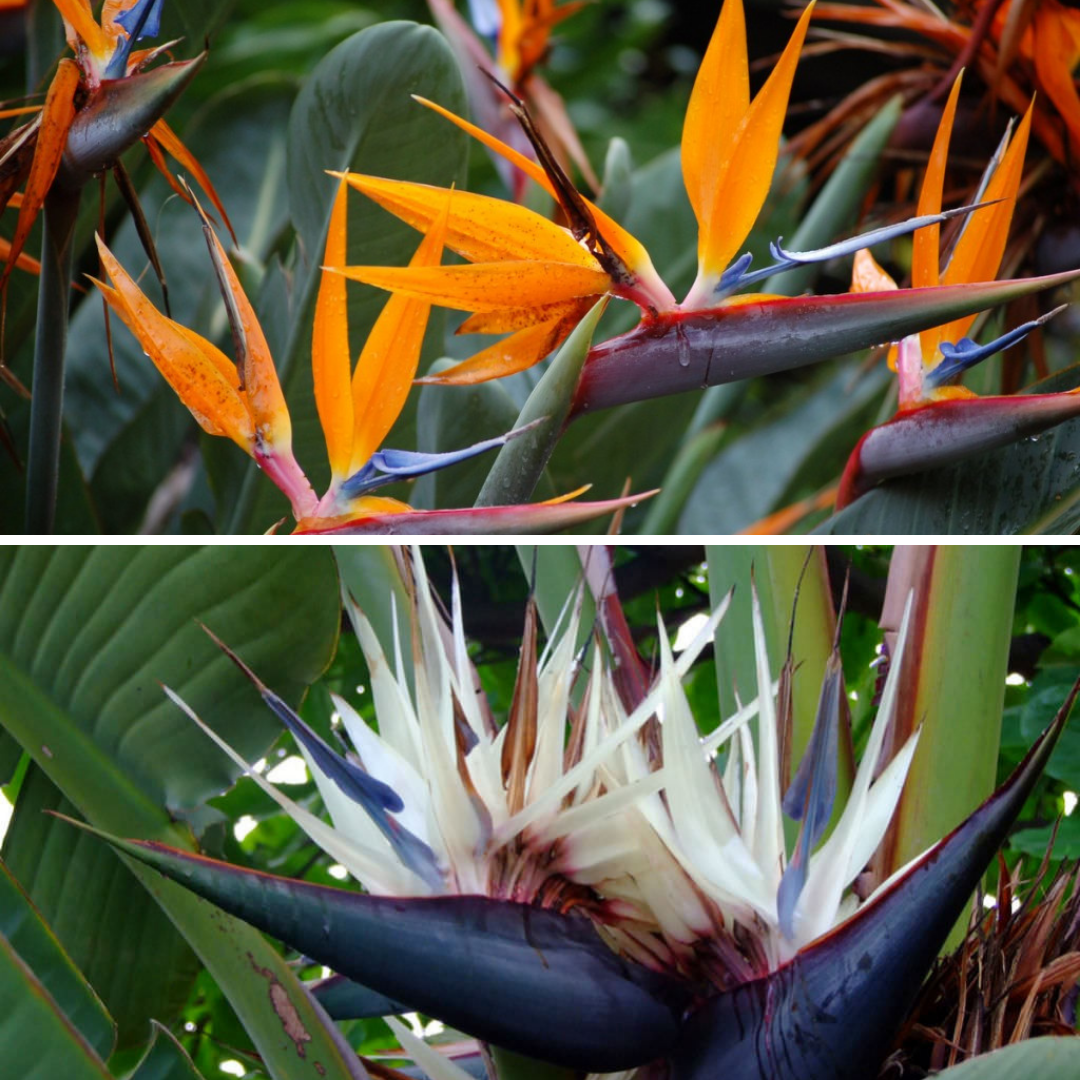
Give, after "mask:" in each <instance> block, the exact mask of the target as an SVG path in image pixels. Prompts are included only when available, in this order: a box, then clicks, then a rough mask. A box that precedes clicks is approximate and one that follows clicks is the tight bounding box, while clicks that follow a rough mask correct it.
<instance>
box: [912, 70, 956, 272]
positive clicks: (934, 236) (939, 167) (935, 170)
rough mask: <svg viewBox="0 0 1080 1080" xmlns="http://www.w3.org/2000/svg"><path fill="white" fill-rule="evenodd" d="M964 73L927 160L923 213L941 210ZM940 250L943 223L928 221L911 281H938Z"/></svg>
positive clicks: (918, 240) (919, 212)
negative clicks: (946, 169) (929, 222)
mask: <svg viewBox="0 0 1080 1080" xmlns="http://www.w3.org/2000/svg"><path fill="white" fill-rule="evenodd" d="M963 77H964V73H963V72H962V71H961V72H960V74H959V75H957V76H956V80H955V81H954V82H953V85H952V90H951V91H950V93H949V100H948V101H947V102H946V103H945V108H944V109H943V110H942V113H941V121H940V123H939V124H938V129H937V134H936V135H935V136H934V146H933V148H932V149H931V151H930V158H929V160H928V161H927V163H926V175H925V176H924V177H923V182H922V187H921V188H920V189H919V202H918V206H917V207H916V209H915V214H916V216H919V217H922V216H923V215H924V214H938V213H940V212H941V196H942V191H943V190H944V187H945V166H946V163H947V162H948V158H949V141H950V139H951V138H952V129H953V120H954V118H955V116H956V103H957V101H958V100H959V97H960V83H961V80H962V79H963ZM940 251H941V226H940V225H927V226H926V227H925V228H922V229H916V230H915V235H914V237H913V239H912V251H911V284H912V285H913V286H914V287H915V288H916V289H923V288H931V287H933V286H934V285H937V284H938V281H939V262H940Z"/></svg>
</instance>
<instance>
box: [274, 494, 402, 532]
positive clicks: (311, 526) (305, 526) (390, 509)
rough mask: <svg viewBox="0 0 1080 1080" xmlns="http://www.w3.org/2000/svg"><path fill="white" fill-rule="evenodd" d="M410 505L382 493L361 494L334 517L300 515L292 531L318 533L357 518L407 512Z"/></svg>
mask: <svg viewBox="0 0 1080 1080" xmlns="http://www.w3.org/2000/svg"><path fill="white" fill-rule="evenodd" d="M409 513H412V507H411V506H409V504H408V503H403V502H401V501H400V500H398V499H388V498H386V497H385V496H382V495H361V496H360V498H358V499H357V500H356V501H355V502H354V503H353V504H352V506H351V509H350V510H349V512H348V513H347V514H338V515H336V516H335V517H322V516H321V515H320V516H316V517H310V516H309V517H302V518H301V519H300V520H299V521H298V522H297V523H296V528H295V529H293V532H294V533H320V532H327V531H332V530H334V529H342V528H344V527H345V526H346V525H351V524H353V523H354V522H356V521H358V520H363V519H364V518H369V517H379V516H382V515H386V514H409Z"/></svg>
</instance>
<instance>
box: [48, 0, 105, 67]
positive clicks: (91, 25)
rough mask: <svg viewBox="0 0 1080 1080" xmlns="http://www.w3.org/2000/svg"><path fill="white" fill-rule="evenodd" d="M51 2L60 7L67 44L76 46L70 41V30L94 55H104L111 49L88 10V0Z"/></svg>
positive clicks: (56, 0) (57, 0)
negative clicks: (66, 31)
mask: <svg viewBox="0 0 1080 1080" xmlns="http://www.w3.org/2000/svg"><path fill="white" fill-rule="evenodd" d="M53 3H54V4H55V5H56V6H57V7H58V8H59V9H60V14H61V15H62V16H63V17H64V22H65V23H67V28H66V29H67V30H68V35H67V39H68V44H69V45H70V46H71V47H72V48H73V49H74V48H75V47H76V42H74V41H72V35H71V31H74V32H75V34H77V35H78V38H79V40H80V41H82V42H83V44H84V45H86V47H87V48H88V49H89V50H90V52H91V53H93V55H94V56H95V57H102V56H105V55H106V53H108V52H110V51H111V49H112V45H111V43H110V42H109V39H108V38H107V37H106V36H105V33H104V31H103V30H102V29H101V27H100V26H98V24H97V22H96V20H95V19H94V15H93V12H92V11H91V10H90V0H53Z"/></svg>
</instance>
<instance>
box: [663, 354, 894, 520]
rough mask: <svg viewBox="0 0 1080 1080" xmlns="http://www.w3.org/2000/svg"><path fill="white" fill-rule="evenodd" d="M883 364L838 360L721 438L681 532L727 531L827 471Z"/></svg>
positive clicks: (821, 479) (881, 381)
mask: <svg viewBox="0 0 1080 1080" xmlns="http://www.w3.org/2000/svg"><path fill="white" fill-rule="evenodd" d="M888 379H889V372H888V371H887V370H885V369H883V368H881V369H878V370H876V371H873V372H870V373H869V374H867V375H866V376H864V377H862V378H857V377H856V376H855V375H854V374H853V372H852V370H851V368H850V367H848V366H843V367H841V368H840V370H838V371H836V372H835V374H833V375H831V377H829V378H828V379H827V380H824V379H823V380H821V381H820V382H819V383H817V385H816V387H815V389H814V390H813V392H812V393H810V394H808V395H802V394H800V395H798V396H796V397H795V398H794V400H792V401H791V402H788V403H786V404H785V407H784V408H783V409H782V411H780V414H779V415H769V414H766V418H765V419H763V421H762V422H761V423H760V424H758V425H757V426H756V427H754V428H753V429H752V430H751V431H749V432H747V433H746V434H744V435H742V436H741V437H740V438H737V439H735V440H734V441H732V442H731V443H730V444H729V445H728V446H726V447H725V448H724V449H723V450H722V451H721V452H720V453H719V454H718V455H717V456H716V457H715V458H713V460H712V461H711V462H710V463H709V465H708V466H707V467H706V468H705V470H704V471H703V472H702V474H701V477H700V479H699V480H698V482H697V484H696V486H695V487H694V490H693V492H692V493H691V495H690V497H689V498H688V499H687V501H686V507H685V509H684V510H683V513H682V517H681V518H680V520H679V531H680V532H682V533H695V534H696V533H734V532H738V531H739V530H740V529H745V528H747V527H748V526H750V525H752V524H753V523H754V522H756V521H759V520H760V519H761V518H763V517H765V516H766V515H767V514H769V513H771V512H772V511H774V510H777V509H779V508H780V507H782V506H784V505H786V504H787V503H788V502H790V501H791V500H792V499H795V498H798V497H799V496H801V495H804V494H807V492H808V490H809V491H813V490H814V489H815V488H816V487H818V486H820V485H821V484H823V483H825V482H827V481H828V480H829V478H830V475H831V473H832V470H833V468H834V467H835V465H834V463H835V460H836V455H835V451H836V450H837V449H840V450H841V452H842V448H843V447H845V446H846V445H848V444H849V443H850V441H851V440H852V439H853V438H857V437H858V433H861V432H862V431H864V430H865V429H866V425H867V423H869V422H870V420H871V417H872V415H873V411H874V409H875V408H876V407H877V402H878V399H879V397H880V394H881V392H882V390H883V389H884V387H885V386H886V385H887V383H888Z"/></svg>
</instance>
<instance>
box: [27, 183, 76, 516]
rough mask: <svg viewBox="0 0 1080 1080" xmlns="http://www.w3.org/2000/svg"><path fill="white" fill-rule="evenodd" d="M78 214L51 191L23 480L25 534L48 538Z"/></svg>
mask: <svg viewBox="0 0 1080 1080" xmlns="http://www.w3.org/2000/svg"><path fill="white" fill-rule="evenodd" d="M78 211H79V192H78V191H71V190H70V189H68V190H65V189H63V188H55V187H54V189H53V190H52V191H51V192H50V193H49V195H48V197H47V198H46V200H45V211H44V214H43V221H44V229H43V232H42V238H41V284H40V288H39V291H38V309H37V333H36V337H35V342H34V381H33V386H32V391H31V392H32V395H33V401H32V402H31V406H30V454H29V460H28V463H27V474H26V523H25V527H26V531H27V532H28V533H51V532H52V531H53V527H54V524H55V520H56V491H57V480H58V477H59V473H60V438H61V435H62V420H63V407H64V353H65V349H66V345H67V328H68V299H69V283H70V281H71V265H72V240H73V237H74V234H75V221H76V218H77V216H78Z"/></svg>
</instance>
